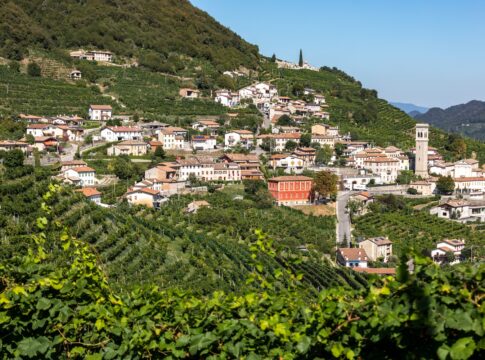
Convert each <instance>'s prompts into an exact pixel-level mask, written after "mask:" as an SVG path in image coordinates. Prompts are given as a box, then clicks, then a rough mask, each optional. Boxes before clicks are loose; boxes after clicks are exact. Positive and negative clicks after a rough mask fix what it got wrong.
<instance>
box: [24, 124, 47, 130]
mask: <svg viewBox="0 0 485 360" xmlns="http://www.w3.org/2000/svg"><path fill="white" fill-rule="evenodd" d="M49 126H50V125H49V124H30V125H28V126H27V129H45V128H46V127H49Z"/></svg>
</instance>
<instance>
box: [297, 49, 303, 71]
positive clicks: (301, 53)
mask: <svg viewBox="0 0 485 360" xmlns="http://www.w3.org/2000/svg"><path fill="white" fill-rule="evenodd" d="M298 66H300V67H301V66H303V51H302V50H301V49H300V57H299V59H298Z"/></svg>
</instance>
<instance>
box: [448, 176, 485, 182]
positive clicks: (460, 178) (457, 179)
mask: <svg viewBox="0 0 485 360" xmlns="http://www.w3.org/2000/svg"><path fill="white" fill-rule="evenodd" d="M453 180H455V182H468V181H485V177H459V178H454V179H453Z"/></svg>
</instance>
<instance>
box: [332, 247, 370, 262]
mask: <svg viewBox="0 0 485 360" xmlns="http://www.w3.org/2000/svg"><path fill="white" fill-rule="evenodd" d="M338 251H339V252H340V254H341V255H342V256H343V257H344V259H345V260H357V261H367V260H368V256H367V253H366V252H365V250H364V249H361V248H339V249H338Z"/></svg>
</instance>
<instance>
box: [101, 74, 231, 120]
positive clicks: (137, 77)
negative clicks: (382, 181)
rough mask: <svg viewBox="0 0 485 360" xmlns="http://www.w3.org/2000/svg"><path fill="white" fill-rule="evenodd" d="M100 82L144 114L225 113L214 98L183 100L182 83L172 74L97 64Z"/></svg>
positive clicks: (152, 115)
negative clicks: (105, 83) (180, 92)
mask: <svg viewBox="0 0 485 360" xmlns="http://www.w3.org/2000/svg"><path fill="white" fill-rule="evenodd" d="M96 73H97V74H98V76H99V78H98V82H101V83H104V82H107V84H109V86H108V88H107V91H108V92H109V93H112V94H114V95H115V96H117V97H118V99H119V100H120V102H121V103H123V104H124V105H126V106H127V107H128V108H129V109H131V110H133V111H138V112H140V113H142V114H145V116H150V117H155V118H156V117H160V116H161V115H218V114H223V113H225V112H226V109H224V107H223V106H221V105H219V104H217V103H215V102H213V101H212V100H201V99H193V100H181V99H180V98H179V97H178V95H179V94H178V90H179V88H180V87H181V86H183V84H182V83H181V82H180V81H179V80H177V79H174V78H173V77H169V76H166V75H163V74H158V73H150V72H147V71H144V70H141V69H136V68H128V69H125V68H115V67H97V68H96Z"/></svg>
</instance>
